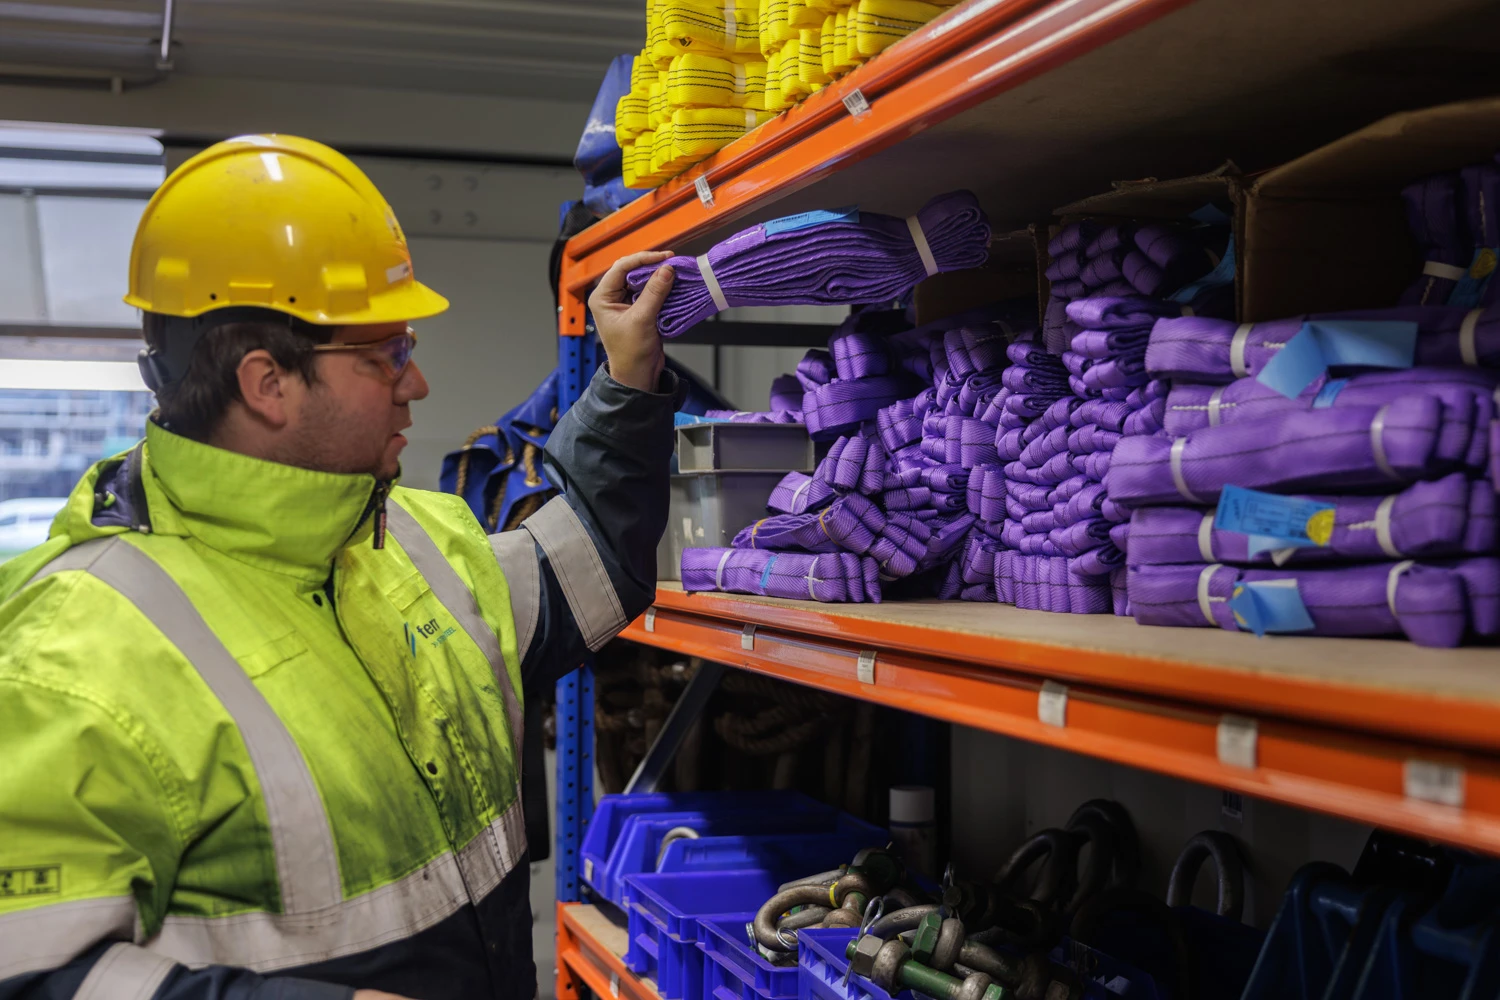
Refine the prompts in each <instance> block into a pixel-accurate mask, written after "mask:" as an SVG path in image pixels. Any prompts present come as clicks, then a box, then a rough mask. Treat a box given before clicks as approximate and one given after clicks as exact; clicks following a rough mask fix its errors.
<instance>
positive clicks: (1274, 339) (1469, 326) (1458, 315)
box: [1146, 306, 1500, 385]
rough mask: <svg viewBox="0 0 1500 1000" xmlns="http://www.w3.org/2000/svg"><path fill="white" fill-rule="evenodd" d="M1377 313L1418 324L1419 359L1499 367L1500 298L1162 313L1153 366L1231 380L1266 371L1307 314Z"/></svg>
mask: <svg viewBox="0 0 1500 1000" xmlns="http://www.w3.org/2000/svg"><path fill="white" fill-rule="evenodd" d="M1341 319H1342V320H1374V321H1384V322H1411V323H1416V324H1417V329H1418V335H1417V344H1416V359H1415V362H1414V363H1415V365H1416V366H1418V367H1429V368H1430V367H1459V366H1466V367H1470V368H1500V306H1490V307H1488V308H1485V309H1468V308H1464V307H1462V306H1398V307H1396V308H1394V309H1360V310H1354V311H1351V312H1341V313H1327V314H1320V315H1315V316H1297V317H1294V318H1292V319H1278V320H1272V321H1270V322H1267V323H1241V324H1238V325H1236V324H1235V323H1234V322H1232V321H1230V320H1222V319H1208V318H1206V317H1203V316H1183V317H1180V318H1178V319H1163V320H1159V321H1157V324H1156V326H1155V327H1153V328H1152V330H1151V345H1150V346H1149V347H1148V348H1146V368H1147V369H1148V370H1149V371H1150V372H1151V374H1152V375H1154V376H1156V377H1157V378H1172V379H1182V380H1184V381H1188V382H1207V383H1210V384H1213V385H1224V384H1227V383H1229V382H1232V381H1234V380H1235V379H1237V378H1245V377H1246V376H1251V375H1259V374H1260V373H1261V371H1262V370H1263V369H1264V368H1265V366H1266V364H1267V363H1268V362H1269V361H1270V360H1271V359H1272V358H1273V357H1275V356H1276V352H1277V351H1279V350H1281V348H1282V347H1284V346H1285V345H1286V342H1287V341H1288V340H1291V339H1292V337H1294V336H1296V334H1297V332H1298V331H1299V330H1301V329H1302V324H1303V323H1305V322H1306V321H1308V320H1328V321H1334V320H1341Z"/></svg>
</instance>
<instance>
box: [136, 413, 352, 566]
mask: <svg viewBox="0 0 1500 1000" xmlns="http://www.w3.org/2000/svg"><path fill="white" fill-rule="evenodd" d="M142 486H143V487H144V490H143V492H144V499H145V501H146V505H147V507H148V516H149V523H150V526H151V528H150V530H151V532H152V533H153V534H157V535H172V536H178V537H187V538H193V539H195V540H197V541H198V542H201V543H202V544H203V545H206V546H208V547H209V548H211V549H215V550H217V551H219V552H222V553H224V554H225V555H227V556H230V557H231V558H234V559H238V560H241V561H242V562H246V563H249V564H251V565H253V566H257V567H260V568H262V569H266V570H269V571H271V572H275V573H282V574H285V575H288V576H293V577H297V578H299V579H303V580H306V581H308V582H309V583H314V584H320V583H322V582H323V581H325V580H327V579H328V576H329V573H330V572H331V571H332V569H333V562H334V560H335V559H336V558H337V557H338V554H339V553H340V552H341V551H343V549H344V548H345V547H346V546H348V545H351V544H354V543H355V542H359V541H364V540H365V539H367V538H369V536H370V534H371V524H370V520H371V519H370V518H369V517H368V516H367V515H368V514H369V513H370V511H371V508H372V504H373V501H374V498H375V495H376V481H375V477H374V476H370V475H366V474H345V473H332V472H314V471H312V470H309V469H299V468H297V467H295V466H291V465H282V464H280V463H278V462H268V461H265V460H263V459H258V458H251V457H250V456H248V455H241V454H239V453H238V452H233V451H225V450H224V449H222V448H215V447H212V446H211V445H206V444H200V443H199V442H197V441H193V440H191V439H189V438H185V437H182V436H180V435H177V434H173V433H172V432H171V431H168V430H166V429H165V428H163V427H161V426H159V425H158V424H156V423H155V422H154V421H148V422H147V424H146V448H145V462H144V469H143V475H142Z"/></svg>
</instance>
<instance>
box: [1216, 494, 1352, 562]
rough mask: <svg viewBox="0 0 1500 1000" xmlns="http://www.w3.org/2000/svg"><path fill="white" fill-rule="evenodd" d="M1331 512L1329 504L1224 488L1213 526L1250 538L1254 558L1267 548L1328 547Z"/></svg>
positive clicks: (1220, 495) (1331, 529)
mask: <svg viewBox="0 0 1500 1000" xmlns="http://www.w3.org/2000/svg"><path fill="white" fill-rule="evenodd" d="M1334 512H1335V507H1334V505H1333V504H1331V503H1319V502H1318V501H1316V500H1308V499H1306V498H1304V497H1283V496H1277V495H1276V494H1274V493H1262V492H1261V491H1260V490H1247V489H1245V488H1244V487H1242V486H1225V487H1224V489H1223V491H1222V492H1221V493H1220V494H1219V507H1218V509H1217V510H1216V511H1215V512H1214V527H1215V528H1217V529H1219V530H1220V531H1233V532H1237V533H1239V534H1242V535H1249V536H1250V554H1251V555H1252V556H1253V555H1256V554H1258V553H1260V552H1264V551H1266V550H1268V549H1290V548H1309V547H1311V546H1316V545H1327V544H1328V541H1329V539H1330V538H1332V537H1333V522H1334V516H1335V513H1334Z"/></svg>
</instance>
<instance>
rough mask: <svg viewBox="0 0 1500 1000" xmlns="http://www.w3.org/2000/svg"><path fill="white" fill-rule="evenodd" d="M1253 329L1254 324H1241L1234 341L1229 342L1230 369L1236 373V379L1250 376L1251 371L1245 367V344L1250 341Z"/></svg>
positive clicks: (1235, 333)
mask: <svg viewBox="0 0 1500 1000" xmlns="http://www.w3.org/2000/svg"><path fill="white" fill-rule="evenodd" d="M1253 329H1255V324H1254V323H1241V324H1240V325H1239V328H1238V329H1236V330H1235V331H1234V339H1233V340H1231V341H1230V342H1229V368H1230V370H1231V371H1233V372H1234V377H1235V378H1244V377H1245V376H1246V375H1249V374H1250V369H1249V368H1247V367H1245V342H1246V341H1248V340H1249V339H1250V331H1251V330H1253Z"/></svg>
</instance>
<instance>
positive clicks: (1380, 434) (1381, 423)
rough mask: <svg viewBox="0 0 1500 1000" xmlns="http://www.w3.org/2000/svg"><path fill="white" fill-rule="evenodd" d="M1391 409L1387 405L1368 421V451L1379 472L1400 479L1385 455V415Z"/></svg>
mask: <svg viewBox="0 0 1500 1000" xmlns="http://www.w3.org/2000/svg"><path fill="white" fill-rule="evenodd" d="M1390 408H1391V404H1390V403H1387V404H1385V405H1384V406H1382V407H1381V408H1380V409H1379V410H1376V411H1375V419H1374V420H1371V421H1370V450H1371V451H1372V452H1374V454H1375V464H1376V465H1377V466H1379V468H1380V471H1381V472H1384V473H1385V474H1386V475H1387V476H1390V477H1391V478H1392V479H1400V478H1401V474H1400V473H1398V472H1397V471H1396V470H1395V469H1394V468H1392V466H1391V460H1390V459H1389V458H1387V457H1386V454H1385V414H1386V411H1387V410H1389V409H1390Z"/></svg>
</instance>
